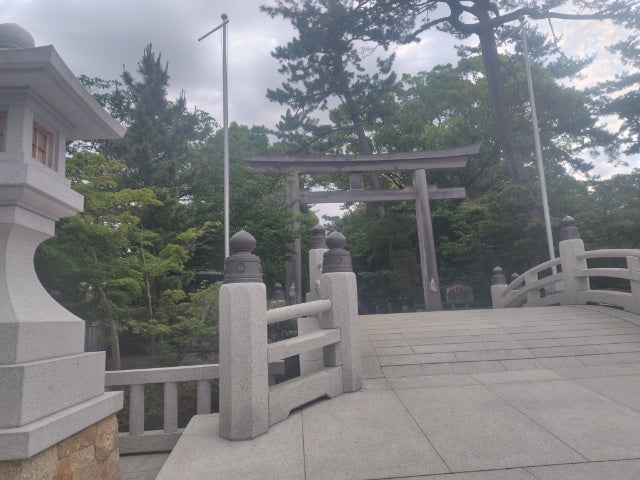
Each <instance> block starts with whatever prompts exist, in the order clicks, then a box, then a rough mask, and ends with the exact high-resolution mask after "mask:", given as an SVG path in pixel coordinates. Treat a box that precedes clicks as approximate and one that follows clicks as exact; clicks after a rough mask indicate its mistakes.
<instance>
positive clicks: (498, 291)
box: [491, 267, 507, 308]
mask: <svg viewBox="0 0 640 480" xmlns="http://www.w3.org/2000/svg"><path fill="white" fill-rule="evenodd" d="M506 291H507V278H506V277H505V275H504V270H502V267H495V268H494V269H493V274H492V275H491V303H492V305H493V308H504V305H505V302H506V298H505V297H504V293H505V292H506Z"/></svg>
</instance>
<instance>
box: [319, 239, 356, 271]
mask: <svg viewBox="0 0 640 480" xmlns="http://www.w3.org/2000/svg"><path fill="white" fill-rule="evenodd" d="M346 245H347V239H346V237H345V236H344V235H342V234H341V233H340V232H331V233H330V234H329V236H328V237H327V247H328V248H329V250H328V251H326V252H324V255H323V257H322V273H339V272H353V268H352V267H351V254H350V253H349V252H347V251H346V250H345V249H344V247H345V246H346Z"/></svg>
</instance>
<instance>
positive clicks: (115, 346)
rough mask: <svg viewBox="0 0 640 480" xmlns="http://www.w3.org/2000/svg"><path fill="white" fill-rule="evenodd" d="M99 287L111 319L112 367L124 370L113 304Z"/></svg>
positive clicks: (95, 256) (94, 256) (94, 253)
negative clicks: (112, 308)
mask: <svg viewBox="0 0 640 480" xmlns="http://www.w3.org/2000/svg"><path fill="white" fill-rule="evenodd" d="M91 254H92V256H93V260H94V261H95V262H96V263H98V256H97V255H96V252H95V250H93V249H92V250H91ZM97 289H98V298H99V299H100V301H101V302H104V305H105V308H106V310H107V317H108V319H109V330H111V336H112V337H113V340H112V342H111V362H112V365H111V368H112V369H113V370H122V361H121V356H120V337H119V336H118V325H117V323H116V319H115V318H114V317H113V310H111V304H110V303H109V300H108V299H107V294H106V293H104V289H103V288H102V285H98V286H97Z"/></svg>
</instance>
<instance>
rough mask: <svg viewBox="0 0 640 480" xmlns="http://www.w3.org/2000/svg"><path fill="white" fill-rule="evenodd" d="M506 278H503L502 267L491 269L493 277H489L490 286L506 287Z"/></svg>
mask: <svg viewBox="0 0 640 480" xmlns="http://www.w3.org/2000/svg"><path fill="white" fill-rule="evenodd" d="M506 284H507V277H505V276H504V270H502V267H496V268H494V269H493V275H492V276H491V285H506Z"/></svg>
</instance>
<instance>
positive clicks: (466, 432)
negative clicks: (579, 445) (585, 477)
mask: <svg viewBox="0 0 640 480" xmlns="http://www.w3.org/2000/svg"><path fill="white" fill-rule="evenodd" d="M396 392H397V394H398V396H399V397H400V399H401V400H402V402H403V403H404V405H405V406H406V407H407V410H408V411H409V412H410V413H411V415H412V416H413V418H415V420H416V422H417V423H418V425H420V428H422V430H423V431H424V432H425V434H426V435H427V437H428V438H429V440H430V441H431V442H432V443H433V446H434V447H435V448H436V450H437V451H438V453H440V455H441V456H442V458H443V460H444V461H445V462H446V464H447V465H448V467H449V468H450V469H451V470H452V471H453V472H465V471H473V470H488V469H500V468H513V467H522V466H528V465H540V464H549V463H569V462H581V461H585V460H586V459H585V458H584V457H583V456H581V455H580V454H578V453H577V452H576V451H574V450H573V449H571V448H570V447H568V446H567V445H566V444H564V443H563V442H562V441H560V440H559V439H558V438H556V437H554V436H553V435H552V434H550V433H549V432H548V431H546V430H544V429H543V428H542V427H540V426H539V425H537V424H536V423H535V422H533V421H532V420H531V419H530V418H528V417H527V416H526V415H524V414H523V413H521V412H520V411H518V410H517V409H515V408H514V407H512V406H511V405H509V404H508V403H507V402H505V401H504V400H502V399H501V398H500V397H499V396H498V395H496V394H494V393H493V392H491V391H490V390H488V389H487V388H486V387H485V386H482V385H472V386H463V387H444V388H421V389H402V390H397V391H396Z"/></svg>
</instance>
